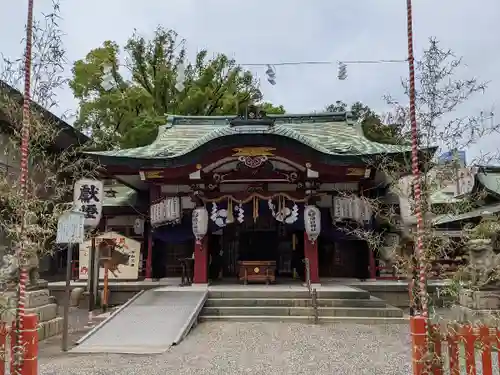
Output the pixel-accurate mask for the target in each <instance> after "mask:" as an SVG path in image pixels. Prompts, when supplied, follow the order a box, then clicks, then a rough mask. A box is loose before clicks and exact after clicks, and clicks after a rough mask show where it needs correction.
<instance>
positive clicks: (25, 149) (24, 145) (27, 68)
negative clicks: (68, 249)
mask: <svg viewBox="0 0 500 375" xmlns="http://www.w3.org/2000/svg"><path fill="white" fill-rule="evenodd" d="M33 1H34V0H28V18H27V22H26V52H25V56H24V98H23V126H22V133H21V136H22V139H21V174H20V177H19V183H20V188H21V194H22V197H23V199H24V200H26V199H27V198H28V186H27V184H28V162H29V159H28V153H29V139H30V102H31V95H30V91H31V43H32V40H33ZM25 215H26V212H25V210H24V209H23V210H22V212H21V220H22V222H21V233H20V239H21V243H20V247H19V254H18V259H19V265H20V270H19V299H18V306H17V319H16V331H17V332H16V345H15V348H16V353H14V354H16V355H17V358H18V359H20V358H21V355H20V353H19V352H20V351H22V350H23V346H24V343H23V334H22V333H21V332H22V331H23V330H24V315H25V294H26V283H27V280H28V272H27V269H26V266H25V264H24V263H25V262H24V256H25V254H24V245H25V244H24V243H23V241H24V238H23V236H24V234H23V232H24V218H25ZM17 365H18V366H16V367H17V370H16V371H17V372H15V373H16V374H17V373H19V368H20V367H19V364H17Z"/></svg>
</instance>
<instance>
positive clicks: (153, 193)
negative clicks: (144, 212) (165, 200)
mask: <svg viewBox="0 0 500 375" xmlns="http://www.w3.org/2000/svg"><path fill="white" fill-rule="evenodd" d="M160 197H161V186H159V185H151V187H150V188H149V207H150V209H151V205H152V204H153V202H155V201H156V200H158V199H159V198H160ZM149 217H150V218H151V212H150V214H149ZM148 229H149V231H148V253H147V255H146V279H151V277H152V275H153V228H152V227H151V225H149V226H148Z"/></svg>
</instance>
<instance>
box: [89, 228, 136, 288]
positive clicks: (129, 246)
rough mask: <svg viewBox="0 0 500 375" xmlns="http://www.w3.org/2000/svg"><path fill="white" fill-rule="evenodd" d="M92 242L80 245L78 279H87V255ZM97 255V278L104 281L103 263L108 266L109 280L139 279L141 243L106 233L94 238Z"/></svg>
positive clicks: (117, 234) (116, 234) (119, 235)
mask: <svg viewBox="0 0 500 375" xmlns="http://www.w3.org/2000/svg"><path fill="white" fill-rule="evenodd" d="M91 249H92V241H91V240H88V241H85V242H84V243H83V245H80V258H79V278H80V279H81V280H86V279H88V273H89V269H88V267H89V254H90V251H91ZM96 249H97V253H98V254H99V278H100V279H104V263H105V262H108V264H109V267H108V269H109V272H108V274H109V279H110V280H113V279H114V280H136V279H137V278H138V277H139V261H140V252H141V243H140V242H138V241H136V240H133V239H131V238H128V237H125V236H122V235H121V234H119V233H116V232H107V233H104V234H102V235H100V236H97V237H96Z"/></svg>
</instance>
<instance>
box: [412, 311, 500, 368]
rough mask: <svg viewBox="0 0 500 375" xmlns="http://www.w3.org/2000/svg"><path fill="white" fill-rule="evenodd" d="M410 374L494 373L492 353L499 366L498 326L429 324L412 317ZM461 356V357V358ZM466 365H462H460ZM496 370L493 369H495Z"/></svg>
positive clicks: (418, 317)
mask: <svg viewBox="0 0 500 375" xmlns="http://www.w3.org/2000/svg"><path fill="white" fill-rule="evenodd" d="M411 333H412V342H413V355H412V357H413V374H414V375H427V374H432V375H444V373H445V371H444V370H445V368H448V369H449V374H450V375H460V374H467V375H477V372H478V370H479V369H478V367H479V368H480V369H481V370H482V371H480V373H481V374H483V375H493V369H494V366H493V355H495V356H497V359H498V361H497V364H496V366H495V367H499V366H500V351H499V350H498V348H499V347H500V345H499V344H500V330H499V329H498V328H496V327H487V326H485V325H478V326H472V325H468V324H464V325H459V324H449V325H447V326H445V327H442V326H439V325H435V324H431V325H430V326H429V327H426V321H425V319H424V318H423V317H420V316H415V317H411ZM461 356H462V357H463V358H461ZM463 365H465V368H464V367H463ZM495 373H496V371H495Z"/></svg>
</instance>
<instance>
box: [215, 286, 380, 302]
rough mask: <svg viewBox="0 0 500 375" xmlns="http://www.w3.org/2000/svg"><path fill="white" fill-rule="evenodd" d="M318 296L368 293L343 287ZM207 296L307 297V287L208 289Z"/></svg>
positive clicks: (365, 295)
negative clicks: (295, 288)
mask: <svg viewBox="0 0 500 375" xmlns="http://www.w3.org/2000/svg"><path fill="white" fill-rule="evenodd" d="M316 293H317V296H318V298H322V299H370V293H369V292H367V291H365V290H361V289H356V288H350V287H345V288H343V289H339V290H317V292H316ZM208 298H275V299H282V298H296V299H309V298H310V295H309V291H308V290H307V289H305V288H304V289H297V290H294V289H282V290H280V289H272V288H269V289H266V288H256V289H243V288H241V289H233V290H227V289H225V290H210V291H209V292H208Z"/></svg>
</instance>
